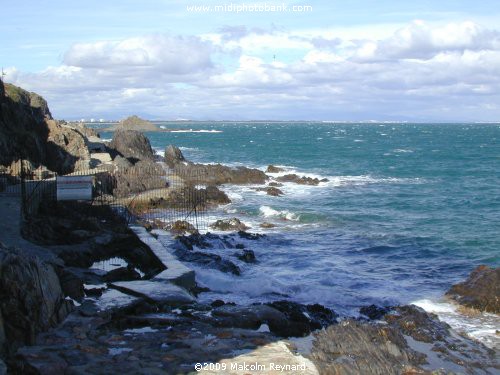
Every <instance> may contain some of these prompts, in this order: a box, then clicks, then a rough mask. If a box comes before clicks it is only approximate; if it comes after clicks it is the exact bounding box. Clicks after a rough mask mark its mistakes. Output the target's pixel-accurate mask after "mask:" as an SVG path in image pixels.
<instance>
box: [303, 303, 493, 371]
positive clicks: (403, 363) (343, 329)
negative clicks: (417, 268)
mask: <svg viewBox="0 0 500 375" xmlns="http://www.w3.org/2000/svg"><path fill="white" fill-rule="evenodd" d="M369 310H370V311H371V312H374V311H375V312H376V313H377V319H380V320H383V322H380V323H368V322H362V321H357V320H353V319H348V320H345V321H343V322H341V323H340V324H339V325H336V326H330V327H328V329H327V330H326V331H322V332H318V333H316V334H315V340H314V343H313V349H312V353H311V359H312V360H313V362H314V363H315V364H316V366H317V367H318V369H319V370H320V373H324V374H351V373H363V374H364V373H367V374H402V373H412V372H415V373H431V372H432V371H436V370H437V371H438V373H447V374H448V373H465V374H476V373H483V374H495V373H497V371H498V370H500V366H499V363H498V357H497V355H496V353H495V351H494V350H491V349H489V348H487V347H485V346H484V345H482V344H480V343H479V342H477V341H475V340H472V339H470V338H468V337H464V336H459V335H457V334H456V333H454V332H452V331H451V330H450V327H449V326H448V325H447V324H446V323H443V322H441V321H439V319H438V318H437V316H436V315H433V314H428V313H426V312H425V311H424V310H422V309H421V308H419V307H416V306H413V305H409V306H397V307H394V308H393V309H392V310H391V311H390V312H388V313H387V314H385V315H383V316H382V317H381V316H380V315H379V313H380V310H378V309H377V310H374V309H373V306H370V309H369ZM442 369H445V370H446V371H444V370H442ZM439 371H442V372H439Z"/></svg>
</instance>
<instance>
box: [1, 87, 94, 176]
mask: <svg viewBox="0 0 500 375" xmlns="http://www.w3.org/2000/svg"><path fill="white" fill-rule="evenodd" d="M0 87H1V90H0V93H1V95H0V108H1V110H0V165H6V166H8V165H11V164H12V163H13V162H15V161H17V160H19V159H26V160H28V161H30V162H31V163H32V164H33V165H34V167H35V168H37V167H39V166H40V165H43V166H46V167H47V168H48V169H50V170H53V171H56V172H59V173H67V172H73V171H74V170H78V169H84V168H88V166H89V162H90V154H89V152H88V149H87V146H86V140H85V136H84V135H82V134H81V133H80V132H78V131H76V130H74V129H72V128H71V127H68V126H65V125H63V124H62V123H60V122H57V121H55V120H54V119H53V118H52V115H51V113H50V110H49V108H48V105H47V102H46V101H45V100H44V99H43V98H42V97H41V96H39V95H37V94H35V93H30V92H28V91H26V90H23V89H21V88H19V87H17V86H14V85H11V84H5V85H4V84H3V83H1V82H0Z"/></svg>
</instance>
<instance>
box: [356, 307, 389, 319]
mask: <svg viewBox="0 0 500 375" xmlns="http://www.w3.org/2000/svg"><path fill="white" fill-rule="evenodd" d="M389 311H391V308H390V307H381V306H377V305H370V306H363V307H361V308H360V309H359V312H360V313H361V314H362V315H364V316H366V317H367V318H368V319H370V320H380V319H382V318H383V317H384V315H385V314H387V313H388V312H389Z"/></svg>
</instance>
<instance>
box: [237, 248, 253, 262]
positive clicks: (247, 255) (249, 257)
mask: <svg viewBox="0 0 500 375" xmlns="http://www.w3.org/2000/svg"><path fill="white" fill-rule="evenodd" d="M236 256H237V257H238V259H239V260H241V261H242V262H245V263H255V262H256V261H257V259H255V253H254V252H253V250H243V253H241V254H236Z"/></svg>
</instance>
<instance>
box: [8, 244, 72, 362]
mask: <svg viewBox="0 0 500 375" xmlns="http://www.w3.org/2000/svg"><path fill="white" fill-rule="evenodd" d="M72 306H73V304H72V303H71V302H70V301H68V300H66V299H65V297H64V294H63V291H62V289H61V285H60V283H59V278H58V276H57V274H56V272H55V270H54V268H53V267H52V266H51V265H49V264H46V263H43V262H42V261H41V260H40V259H38V258H36V257H34V256H30V255H27V254H26V253H25V252H24V251H22V250H19V249H13V248H6V247H4V246H3V245H1V244H0V354H4V355H7V354H12V353H13V352H14V351H15V350H16V349H17V348H18V347H20V346H22V345H26V344H27V345H32V344H34V343H35V337H36V335H37V334H38V333H39V332H42V331H46V330H47V329H49V328H51V327H54V326H56V325H57V324H58V323H59V322H61V321H62V320H63V319H64V318H65V317H66V316H67V314H68V313H69V312H70V311H71V309H72Z"/></svg>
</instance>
